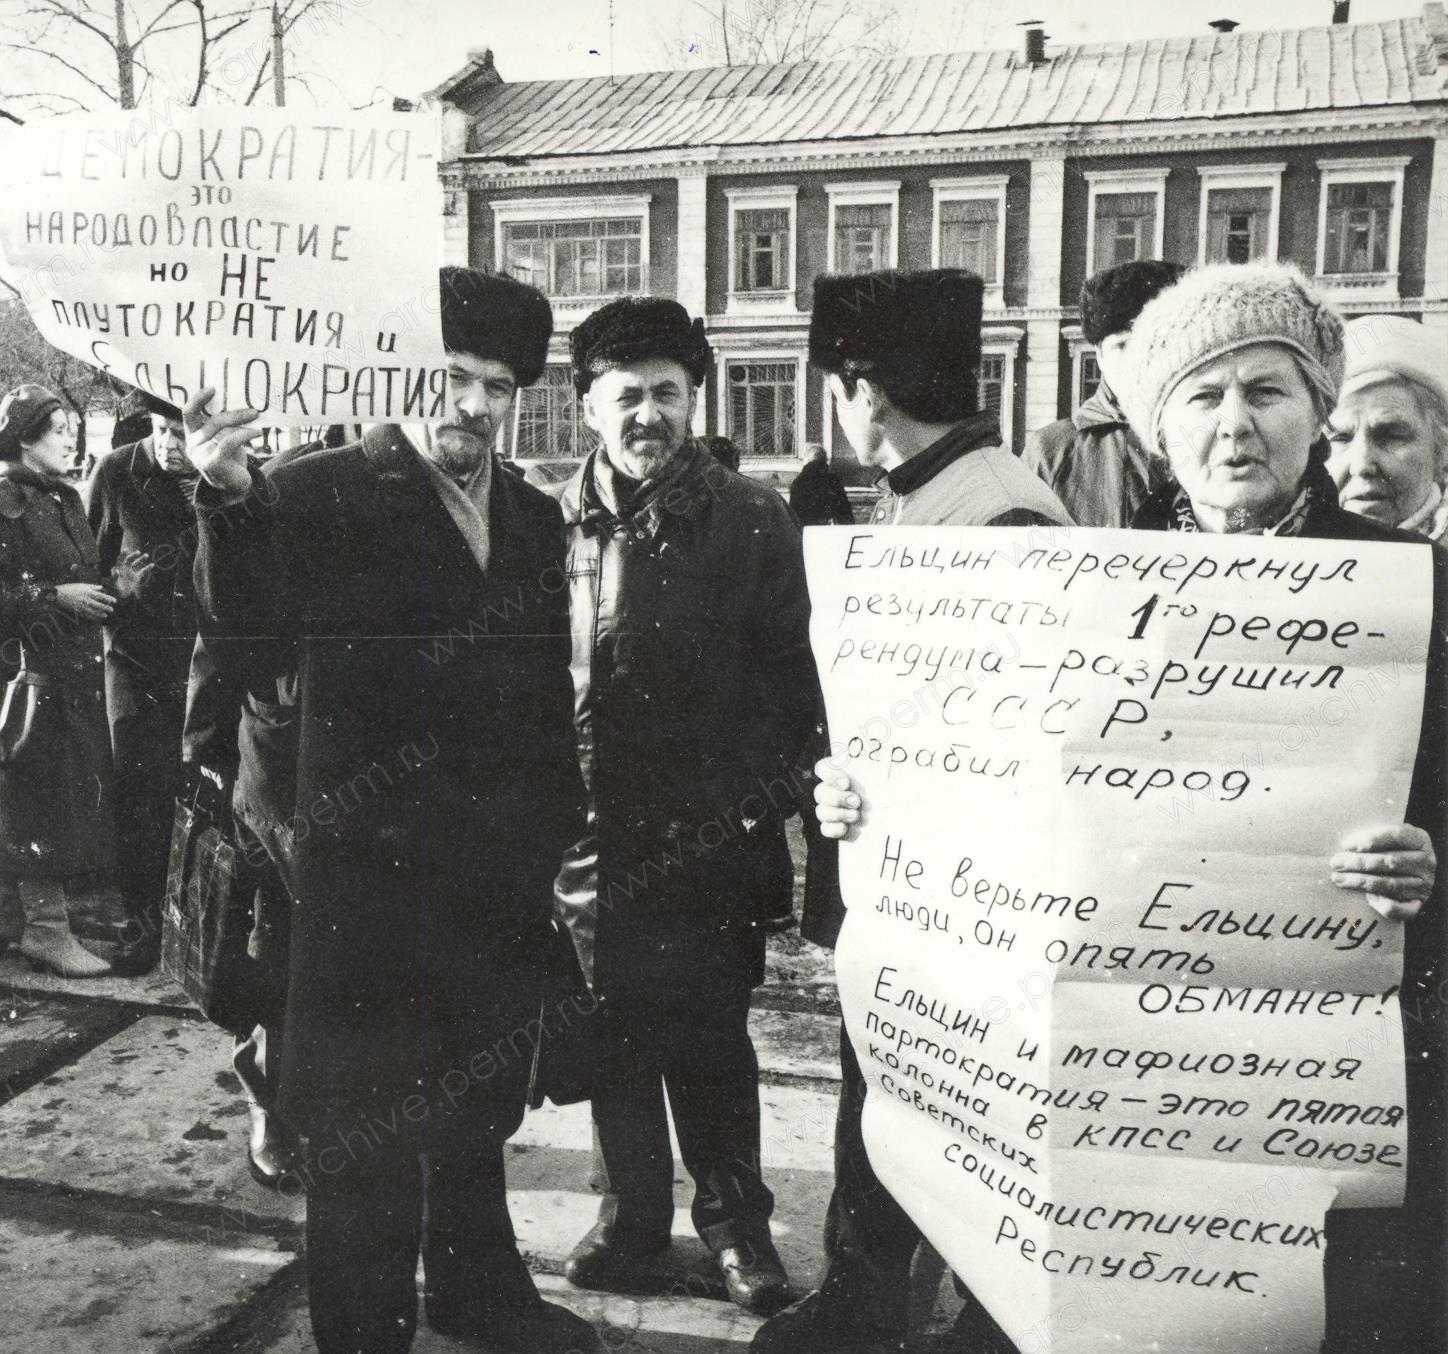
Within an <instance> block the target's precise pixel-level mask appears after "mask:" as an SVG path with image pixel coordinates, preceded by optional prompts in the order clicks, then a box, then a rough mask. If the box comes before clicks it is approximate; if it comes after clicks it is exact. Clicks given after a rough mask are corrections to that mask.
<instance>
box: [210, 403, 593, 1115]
mask: <svg viewBox="0 0 1448 1354" xmlns="http://www.w3.org/2000/svg"><path fill="white" fill-rule="evenodd" d="M217 500H218V496H217V495H216V494H215V493H214V491H211V490H210V489H209V488H208V487H207V486H205V485H203V486H202V487H201V488H200V489H199V490H198V492H197V507H198V514H197V515H198V521H199V523H200V526H201V532H200V538H201V545H200V550H199V552H198V556H197V591H198V597H199V601H200V604H201V605H200V610H201V622H202V628H203V631H204V632H207V633H214V634H219V635H222V636H230V637H231V638H233V639H235V638H238V637H240V638H250V639H251V640H253V641H254V640H255V639H256V638H258V637H262V638H266V639H269V640H275V641H279V643H277V644H275V645H270V644H261V645H258V644H255V643H249V644H247V645H237V646H221V647H220V648H219V649H218V651H217V652H218V658H222V656H224V655H231V656H236V655H251V657H250V658H246V659H238V660H237V661H247V662H256V663H261V662H262V657H264V656H265V655H267V654H272V655H287V656H288V659H287V661H290V655H293V654H294V659H295V664H296V674H297V696H296V699H297V716H296V717H297V729H298V736H299V742H298V749H297V770H296V782H297V783H296V809H295V812H294V814H293V817H292V822H291V836H292V850H293V859H294V862H295V878H296V895H297V896H296V906H295V912H294V915H293V918H292V930H291V937H292V938H291V960H290V974H289V986H288V1000H287V1019H288V1031H287V1040H286V1049H285V1055H284V1061H283V1067H282V1084H281V1112H282V1113H283V1115H284V1116H285V1117H286V1118H287V1119H288V1120H289V1121H290V1122H291V1123H292V1124H294V1125H295V1126H297V1127H298V1128H299V1129H300V1130H301V1131H303V1132H311V1133H317V1132H320V1131H321V1130H322V1129H323V1128H324V1127H325V1126H327V1125H328V1124H332V1123H335V1122H337V1121H338V1120H339V1118H342V1117H345V1118H347V1119H351V1118H353V1117H354V1116H356V1115H359V1114H369V1113H371V1114H376V1115H378V1116H380V1117H381V1119H382V1121H383V1122H384V1123H386V1124H389V1125H390V1126H391V1127H392V1128H394V1129H396V1128H399V1127H401V1128H404V1129H405V1128H406V1127H407V1123H406V1121H405V1118H400V1117H399V1114H398V1110H399V1106H401V1107H402V1108H403V1115H404V1116H405V1117H408V1118H410V1116H407V1111H406V1105H407V1098H408V1097H409V1096H412V1095H415V1094H421V1095H424V1096H426V1097H429V1098H431V1099H434V1100H436V1099H437V1097H438V1095H439V1090H440V1089H441V1090H443V1091H446V1090H447V1089H448V1087H446V1086H440V1083H441V1080H442V1078H444V1077H446V1075H447V1073H448V1072H449V1071H452V1072H454V1073H455V1074H456V1075H455V1077H454V1078H453V1079H452V1081H451V1085H452V1086H453V1087H457V1086H458V1085H459V1081H458V1079H457V1078H459V1077H461V1078H463V1079H464V1080H467V1079H468V1078H473V1079H477V1078H481V1077H483V1076H484V1073H485V1071H486V1060H487V1058H488V1056H489V1052H488V1051H489V1050H493V1049H495V1048H496V1046H497V1043H498V1041H499V1039H500V1037H504V1038H506V1037H507V1036H508V1035H510V1034H515V1033H516V1032H515V1031H501V1032H500V1031H499V1030H497V1029H495V1028H494V1025H495V1024H496V1019H495V1017H493V1016H492V1015H490V1009H491V1008H492V1007H494V1006H495V1005H496V1003H495V1002H492V1001H490V996H491V995H493V988H494V987H495V986H496V985H497V984H498V983H499V982H500V981H504V980H505V979H503V978H499V977H497V976H496V975H511V981H514V982H516V975H517V974H518V972H519V971H520V970H530V969H531V968H532V967H533V966H536V965H537V964H538V963H539V962H541V957H542V955H543V954H544V953H545V951H546V948H547V937H548V935H549V930H550V924H549V912H550V900H551V885H552V880H553V876H554V874H555V873H556V869H557V863H558V860H559V858H560V856H561V854H562V851H563V848H564V846H565V845H566V844H567V843H569V842H571V841H575V840H576V839H577V837H578V833H579V830H580V825H581V798H582V787H581V784H580V781H579V773H578V764H577V759H576V755H575V751H574V747H573V741H572V727H571V723H570V718H569V715H570V710H571V707H572V691H571V685H570V680H569V674H568V622H567V599H566V587H565V584H564V575H563V567H562V566H563V559H562V551H561V548H560V543H561V521H560V517H559V511H558V506H557V504H556V503H554V502H553V501H552V500H550V499H548V498H547V497H546V496H544V495H543V494H540V493H539V492H538V491H537V490H535V489H533V488H532V487H531V486H529V485H526V484H524V483H522V482H521V481H519V480H517V479H516V478H514V477H513V476H510V475H505V474H501V473H495V474H494V476H493V482H492V490H491V502H490V509H489V514H488V526H489V532H490V537H491V562H490V564H489V566H488V569H487V572H486V573H484V572H483V571H481V570H480V569H479V567H478V565H477V563H476V561H475V560H474V557H473V556H472V554H471V553H470V552H469V550H468V547H467V544H466V542H465V540H464V538H463V536H462V534H461V532H460V531H459V530H458V528H457V527H456V526H455V524H454V523H453V521H452V519H451V518H450V517H449V515H448V513H447V510H446V509H445V507H444V506H443V504H442V501H441V500H440V499H439V497H438V495H437V493H436V491H435V490H434V488H433V487H432V484H431V480H430V478H429V475H428V472H427V468H426V467H425V466H424V465H423V463H422V461H421V459H420V457H419V456H418V454H417V453H416V452H415V451H414V450H413V449H412V448H411V447H410V446H409V445H408V443H407V442H406V441H405V439H404V438H403V436H402V434H401V432H400V430H399V429H397V428H395V427H378V428H374V429H371V430H370V431H369V432H368V433H367V434H366V436H365V437H364V438H363V440H362V442H361V443H359V444H356V445H353V446H350V447H344V448H341V449H339V450H336V451H328V452H318V453H316V454H314V455H311V456H308V457H306V458H304V459H302V460H299V461H295V462H293V463H292V464H290V465H287V466H284V467H282V468H280V469H279V470H276V471H275V472H273V473H270V474H268V475H262V474H259V473H257V474H254V476H253V481H252V490H251V493H250V495H249V496H248V497H247V498H246V500H244V501H243V502H241V503H235V504H231V505H226V506H220V505H218V501H217ZM259 656H262V657H259ZM277 661H278V662H280V661H281V660H280V659H278V660H277ZM263 666H264V664H263ZM278 675H284V674H283V673H282V672H281V671H280V670H274V671H270V672H265V671H253V672H250V673H247V674H245V681H246V683H247V685H248V688H249V689H250V690H252V691H262V690H265V689H266V684H267V682H268V681H272V682H275V680H276V678H277V676H278ZM490 975H492V976H490ZM512 1047H513V1052H514V1056H526V1051H525V1050H524V1051H522V1052H521V1054H520V1046H519V1043H518V1041H517V1040H515V1041H514V1043H513V1045H512ZM470 1084H472V1083H470ZM466 1099H467V1097H464V1100H465V1101H466ZM486 1099H487V1097H486V1096H484V1095H483V1094H481V1092H479V1093H478V1094H477V1095H475V1096H474V1097H473V1100H474V1101H486Z"/></svg>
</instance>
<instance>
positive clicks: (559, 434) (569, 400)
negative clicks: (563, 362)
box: [513, 366, 598, 461]
mask: <svg viewBox="0 0 1448 1354" xmlns="http://www.w3.org/2000/svg"><path fill="white" fill-rule="evenodd" d="M517 428H518V434H517V437H516V439H515V441H514V443H513V456H514V459H516V460H519V461H554V460H576V459H580V458H582V457H584V456H587V455H588V453H589V452H590V451H591V450H592V449H593V447H594V445H595V444H596V443H597V441H598V438H597V436H596V435H595V434H594V432H593V431H592V429H590V428H589V427H588V426H587V424H585V423H584V421H583V415H582V411H581V409H580V407H579V403H578V398H577V396H576V395H575V393H574V390H573V373H572V371H571V370H570V369H569V368H568V367H565V366H552V367H548V368H546V369H545V370H544V372H543V376H542V378H541V379H540V380H538V381H537V382H535V383H534V384H533V385H531V386H525V387H524V388H523V389H522V390H520V391H519V392H518V423H517Z"/></svg>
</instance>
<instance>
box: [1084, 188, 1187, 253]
mask: <svg viewBox="0 0 1448 1354" xmlns="http://www.w3.org/2000/svg"><path fill="white" fill-rule="evenodd" d="M1169 172H1170V171H1169V170H1166V169H1162V170H1146V171H1135V170H1095V171H1092V170H1088V171H1087V172H1086V182H1087V183H1088V184H1089V185H1090V189H1089V195H1088V205H1087V213H1088V218H1089V221H1090V229H1089V231H1088V232H1087V236H1086V240H1087V245H1086V249H1087V255H1086V271H1087V274H1088V275H1089V274H1091V273H1096V272H1100V271H1101V269H1103V268H1113V267H1115V266H1116V265H1117V264H1119V263H1133V262H1135V261H1136V260H1137V259H1159V258H1160V257H1161V245H1162V230H1163V220H1162V218H1163V210H1164V207H1165V202H1166V177H1167V174H1168V173H1169Z"/></svg>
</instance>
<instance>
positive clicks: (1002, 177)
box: [930, 174, 1010, 310]
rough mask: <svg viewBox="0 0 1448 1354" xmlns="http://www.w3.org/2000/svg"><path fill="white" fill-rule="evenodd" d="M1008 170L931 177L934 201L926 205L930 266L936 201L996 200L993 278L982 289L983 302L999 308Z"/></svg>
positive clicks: (936, 235) (936, 244) (936, 257)
mask: <svg viewBox="0 0 1448 1354" xmlns="http://www.w3.org/2000/svg"><path fill="white" fill-rule="evenodd" d="M1009 183H1010V175H1009V174H982V175H976V176H972V177H970V178H948V179H931V180H930V191H931V193H932V195H933V197H934V201H933V202H932V204H931V208H930V266H931V267H932V268H939V267H940V205H941V203H943V202H972V201H974V202H994V203H995V204H996V280H995V281H994V282H992V283H990V284H989V285H988V286H987V287H986V289H985V296H984V306H985V308H986V309H987V310H1000V309H1002V308H1003V307H1004V306H1005V300H1004V296H1005V290H1004V283H1005V276H1006V188H1007V186H1008V185H1009Z"/></svg>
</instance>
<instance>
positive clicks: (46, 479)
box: [0, 461, 75, 518]
mask: <svg viewBox="0 0 1448 1354" xmlns="http://www.w3.org/2000/svg"><path fill="white" fill-rule="evenodd" d="M67 490H69V491H70V493H71V494H75V488H74V486H72V485H71V483H70V481H69V480H67V479H65V478H64V477H63V476H60V475H42V474H41V473H40V471H38V470H34V469H32V468H31V467H30V466H28V465H23V464H22V463H21V462H19V461H0V516H4V517H10V518H16V517H23V516H24V515H25V510H26V509H27V508H28V507H29V506H30V505H31V503H32V502H34V501H35V499H36V498H38V497H40V496H42V495H44V494H54V495H55V496H56V497H57V498H59V499H61V500H62V501H64V499H65V492H66V491H67Z"/></svg>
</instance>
